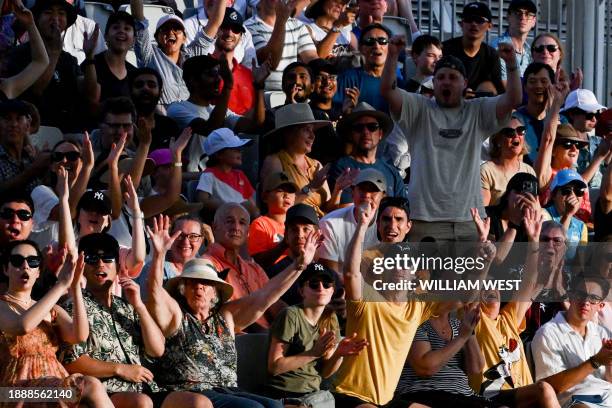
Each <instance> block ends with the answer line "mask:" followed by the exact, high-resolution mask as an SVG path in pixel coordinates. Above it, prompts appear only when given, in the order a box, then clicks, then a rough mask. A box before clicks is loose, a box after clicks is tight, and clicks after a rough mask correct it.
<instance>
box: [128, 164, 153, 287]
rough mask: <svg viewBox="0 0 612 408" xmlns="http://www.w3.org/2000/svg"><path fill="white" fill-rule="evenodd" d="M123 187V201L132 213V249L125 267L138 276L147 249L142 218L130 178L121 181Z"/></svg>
mask: <svg viewBox="0 0 612 408" xmlns="http://www.w3.org/2000/svg"><path fill="white" fill-rule="evenodd" d="M123 184H124V185H125V191H126V192H125V201H126V203H127V206H128V208H129V209H130V211H131V212H132V248H131V249H130V252H129V255H128V257H127V267H128V269H129V270H130V271H133V270H136V271H137V274H135V275H134V276H138V275H139V274H140V271H141V269H142V266H143V265H144V261H145V257H146V256H147V247H146V242H145V234H144V217H143V215H142V211H140V205H139V204H138V195H137V194H136V188H135V187H134V183H132V178H131V177H130V175H129V174H128V175H127V176H125V179H124V180H123ZM134 276H130V277H134Z"/></svg>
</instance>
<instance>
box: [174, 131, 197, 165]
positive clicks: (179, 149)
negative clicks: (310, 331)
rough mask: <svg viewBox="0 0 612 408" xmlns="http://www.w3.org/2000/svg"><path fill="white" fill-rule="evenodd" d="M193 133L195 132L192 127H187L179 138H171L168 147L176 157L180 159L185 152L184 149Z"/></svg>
mask: <svg viewBox="0 0 612 408" xmlns="http://www.w3.org/2000/svg"><path fill="white" fill-rule="evenodd" d="M192 133H193V132H192V130H191V128H190V127H186V128H185V129H183V131H182V132H181V134H180V136H179V137H178V139H174V138H172V139H170V145H169V146H168V147H169V148H170V151H171V152H172V154H173V156H174V158H175V159H179V160H180V158H181V155H182V154H183V150H185V148H186V147H187V144H188V143H189V140H190V139H191V134H192Z"/></svg>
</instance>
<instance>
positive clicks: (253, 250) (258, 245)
mask: <svg viewBox="0 0 612 408" xmlns="http://www.w3.org/2000/svg"><path fill="white" fill-rule="evenodd" d="M284 235H285V224H282V223H280V222H277V221H275V220H273V219H272V218H270V217H267V216H265V215H263V216H261V217H258V218H256V219H255V221H253V223H252V224H251V227H250V228H249V254H250V255H251V256H253V255H254V254H258V253H260V252H264V251H269V250H270V249H272V248H274V247H275V246H277V245H278V244H279V243H281V242H282V240H283V237H284ZM285 254H286V251H285ZM284 256H285V255H282V256H281V257H280V258H278V259H277V260H276V261H275V262H274V263H276V262H278V261H279V260H280V259H282V258H283V257H284Z"/></svg>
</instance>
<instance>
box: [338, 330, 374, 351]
mask: <svg viewBox="0 0 612 408" xmlns="http://www.w3.org/2000/svg"><path fill="white" fill-rule="evenodd" d="M369 345H370V344H369V343H368V341H367V340H366V339H358V338H357V333H353V334H352V336H350V337H348V336H347V337H345V338H344V339H342V341H340V343H338V348H336V353H335V354H336V355H337V356H339V357H345V356H354V355H356V354H359V353H361V350H363V349H364V348H366V347H368V346H369Z"/></svg>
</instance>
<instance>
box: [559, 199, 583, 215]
mask: <svg viewBox="0 0 612 408" xmlns="http://www.w3.org/2000/svg"><path fill="white" fill-rule="evenodd" d="M579 209H580V200H579V199H578V197H576V196H575V195H574V194H571V195H569V196H567V197H566V198H565V211H563V213H564V215H568V216H570V217H573V216H574V215H575V214H576V213H577V212H578V210H579Z"/></svg>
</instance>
